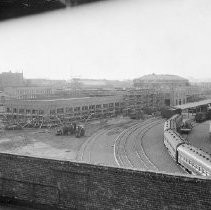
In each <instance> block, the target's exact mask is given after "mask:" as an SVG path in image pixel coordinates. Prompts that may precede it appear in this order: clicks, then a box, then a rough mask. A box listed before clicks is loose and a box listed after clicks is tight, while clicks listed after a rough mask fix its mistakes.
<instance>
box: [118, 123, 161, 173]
mask: <svg viewBox="0 0 211 210" xmlns="http://www.w3.org/2000/svg"><path fill="white" fill-rule="evenodd" d="M162 121H163V120H160V119H156V120H155V119H149V120H147V121H144V122H141V123H138V124H137V125H134V126H132V127H130V128H129V129H127V130H126V131H124V132H122V133H121V134H120V135H119V136H118V137H117V139H116V141H115V147H114V156H115V159H116V162H117V163H118V165H119V166H121V167H128V168H142V169H150V170H158V168H157V167H156V166H155V165H154V164H153V163H152V162H151V161H150V159H149V158H148V156H147V155H146V153H145V151H144V148H143V145H142V139H143V137H144V135H145V134H146V132H147V131H149V130H150V129H151V128H152V127H154V126H155V125H157V124H159V123H161V122H162Z"/></svg>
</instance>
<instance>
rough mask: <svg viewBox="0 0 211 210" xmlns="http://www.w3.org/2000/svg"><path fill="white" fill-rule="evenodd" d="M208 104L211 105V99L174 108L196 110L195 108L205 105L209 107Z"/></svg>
mask: <svg viewBox="0 0 211 210" xmlns="http://www.w3.org/2000/svg"><path fill="white" fill-rule="evenodd" d="M208 104H211V99H206V100H202V101H197V102H192V103H187V104H182V105H177V106H174V108H176V109H182V110H184V109H191V108H195V107H199V106H203V105H208Z"/></svg>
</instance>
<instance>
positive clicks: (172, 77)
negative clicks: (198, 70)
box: [137, 74, 188, 82]
mask: <svg viewBox="0 0 211 210" xmlns="http://www.w3.org/2000/svg"><path fill="white" fill-rule="evenodd" d="M137 80H145V81H149V80H150V81H165V80H166V81H169V80H171V81H184V82H188V80H187V79H185V78H183V77H180V76H177V75H170V74H147V75H144V76H143V77H140V78H137Z"/></svg>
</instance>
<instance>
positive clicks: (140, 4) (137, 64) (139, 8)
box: [0, 0, 211, 80]
mask: <svg viewBox="0 0 211 210" xmlns="http://www.w3.org/2000/svg"><path fill="white" fill-rule="evenodd" d="M210 11H211V1H210V0H200V1H198V0H108V1H102V2H97V3H92V4H87V5H83V6H78V7H74V8H67V9H62V10H57V11H53V12H48V13H44V14H39V15H32V16H28V17H24V18H16V19H11V20H7V21H3V22H0V72H5V71H12V72H22V71H23V73H24V77H25V78H50V79H66V80H68V79H71V78H73V77H80V78H94V79H119V80H124V79H134V78H137V77H141V76H143V75H145V74H152V73H155V74H176V75H180V76H183V77H186V78H190V77H193V78H196V79H198V78H211V12H210Z"/></svg>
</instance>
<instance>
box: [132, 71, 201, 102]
mask: <svg viewBox="0 0 211 210" xmlns="http://www.w3.org/2000/svg"><path fill="white" fill-rule="evenodd" d="M133 82H134V87H136V88H138V89H143V88H144V89H146V88H147V89H156V90H157V91H159V92H160V93H161V94H162V95H163V100H164V105H166V106H174V105H181V104H185V103H187V102H191V101H194V100H197V99H198V98H199V95H200V93H199V89H197V88H196V87H193V86H191V85H190V83H189V81H188V80H187V79H185V78H183V77H180V76H177V75H165V74H150V75H145V76H143V77H140V78H138V79H134V80H133Z"/></svg>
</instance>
